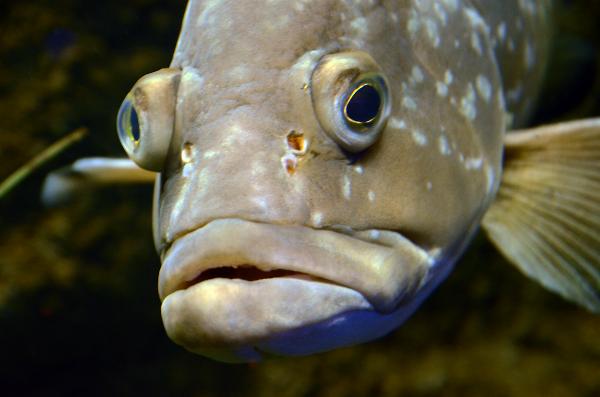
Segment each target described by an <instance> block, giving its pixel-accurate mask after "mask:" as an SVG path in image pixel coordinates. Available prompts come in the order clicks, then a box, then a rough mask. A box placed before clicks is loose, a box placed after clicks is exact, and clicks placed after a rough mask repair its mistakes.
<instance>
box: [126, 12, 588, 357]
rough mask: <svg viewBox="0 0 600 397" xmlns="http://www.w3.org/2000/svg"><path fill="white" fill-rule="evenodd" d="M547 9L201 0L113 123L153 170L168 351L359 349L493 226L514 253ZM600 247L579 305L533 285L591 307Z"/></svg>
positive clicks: (411, 307) (522, 259) (398, 318)
mask: <svg viewBox="0 0 600 397" xmlns="http://www.w3.org/2000/svg"><path fill="white" fill-rule="evenodd" d="M551 5H552V4H551V2H550V1H542V0H538V1H533V0H518V1H517V0H510V1H503V2H494V1H466V0H462V1H461V0H443V1H427V0H396V1H350V0H319V1H308V0H295V1H283V0H279V1H264V0H247V1H227V0H212V1H193V0H192V1H189V2H188V6H187V10H186V13H185V17H184V21H183V26H182V30H181V34H180V37H179V41H178V43H177V47H176V49H175V54H174V56H173V61H172V63H171V65H170V67H169V68H168V69H163V70H160V71H158V72H155V73H152V74H150V75H147V76H145V77H143V78H142V79H141V80H140V81H139V82H138V83H137V84H136V85H135V86H134V88H133V89H132V91H131V92H130V94H129V95H128V96H127V98H126V100H125V101H124V103H123V105H122V107H121V111H120V114H119V119H118V128H119V133H120V137H121V141H122V143H123V145H124V147H125V149H126V151H127V152H128V154H129V155H130V157H131V158H132V159H133V160H134V161H135V162H136V163H137V164H139V165H140V166H142V167H144V168H147V169H149V170H152V171H156V172H159V176H158V178H157V181H156V185H155V214H154V237H155V245H156V247H157V250H158V251H159V253H160V255H161V259H162V262H163V264H162V268H161V271H160V276H159V293H160V296H161V300H162V316H163V321H164V324H165V328H166V330H167V333H168V334H169V336H170V337H171V338H172V339H173V340H174V341H176V342H177V343H179V344H181V345H183V346H184V347H186V348H187V349H189V350H191V351H194V352H196V353H200V354H203V355H207V356H209V357H213V358H216V359H219V360H224V361H256V360H259V359H261V358H262V357H264V356H270V355H276V356H278V355H304V354H311V353H315V352H320V351H325V350H330V349H333V348H337V347H340V346H346V345H351V344H356V343H359V342H362V341H366V340H371V339H374V338H377V337H379V336H382V335H384V334H386V333H388V332H390V331H391V330H393V329H394V328H396V327H397V326H399V325H400V324H401V323H402V322H403V321H404V320H405V319H406V318H407V317H409V316H410V315H411V314H412V313H413V312H414V311H415V310H416V309H417V308H418V306H419V305H420V304H421V302H422V301H423V300H424V299H425V298H426V297H427V296H428V295H429V294H430V293H431V291H432V290H433V289H435V287H436V286H437V285H438V284H439V283H440V282H441V281H443V279H444V278H445V277H446V276H447V275H448V274H449V272H450V271H451V269H452V267H453V265H454V263H455V262H456V260H457V259H458V258H459V256H460V255H461V253H462V252H463V251H464V249H465V247H466V246H467V245H468V242H469V241H470V239H471V237H472V236H473V235H474V233H475V232H476V231H477V229H478V227H479V225H480V223H481V221H482V218H483V217H484V214H486V212H488V213H491V214H492V215H491V216H489V217H487V218H486V219H490V221H489V222H487V225H486V222H485V221H484V226H486V230H487V229H488V227H487V226H489V230H494V231H495V232H494V233H491V235H492V240H493V241H494V242H496V243H497V244H499V245H505V247H504V248H505V250H503V252H505V253H507V252H508V253H507V256H509V257H511V255H512V254H514V253H515V252H521V251H519V249H518V247H517V248H515V247H513V245H510V244H502V242H506V241H507V240H506V238H507V237H506V236H507V235H510V231H511V230H512V229H510V228H509V229H502V228H498V227H495V226H497V225H498V224H499V223H502V216H498V217H494V216H493V215H494V214H496V212H494V211H488V209H489V208H490V206H491V205H492V203H493V202H494V199H495V197H496V196H497V194H498V190H499V187H500V186H501V184H500V183H501V180H502V169H503V150H504V148H505V142H506V135H507V130H508V129H510V128H512V127H513V126H523V125H524V124H525V123H526V121H527V119H528V116H529V114H530V113H531V111H532V109H533V106H534V103H535V102H534V101H535V95H536V93H537V91H538V90H539V87H540V84H541V76H542V75H543V69H544V68H545V65H546V62H547V60H546V58H547V49H548V38H549V36H550V35H549V34H548V33H549V31H550V27H551V24H550V22H551V21H550V12H551ZM584 127H585V128H587V129H586V130H585V131H588V130H590V131H592V132H590V133H589V134H587V135H586V134H583V135H582V134H579V135H576V136H585V139H588V138H589V139H597V138H596V136H597V133H596V132H595V131H596V129H597V124H596V122H592V123H591V124H590V125H587V124H586V125H585V126H583V127H582V126H581V125H577V128H575V127H573V128H575V129H577V131H580V130H581V129H582V128H584ZM585 128H584V129H585ZM522 134H523V133H521V134H515V136H517V138H515V139H513V140H512V142H513V145H514V146H515V147H516V148H517V149H515V150H518V149H519V148H521V145H522V142H524V141H527V137H523V135H522ZM525 134H527V133H525ZM535 134H538V135H539V134H540V132H539V131H538V132H536V133H535ZM541 134H542V135H544V134H545V133H544V132H543V131H542V133H541ZM551 135H552V134H551ZM553 136H559V138H560V136H561V135H560V134H554V135H553ZM590 137H591V138H590ZM559 138H556V139H559ZM556 139H555V140H556ZM560 139H562V138H560ZM582 139H583V138H582ZM534 141H535V139H534ZM549 142H550V143H549V145H550V146H552V145H554V144H555V143H554V141H552V139H550V140H549ZM594 164H595V166H597V162H596V163H594ZM511 175H513V174H511ZM594 178H595V177H593V178H592V179H593V183H596V182H597V181H596V179H594ZM516 179H517V181H516V182H515V183H517V182H519V181H521V178H520V177H519V178H516ZM503 185H504V182H503ZM503 185H502V186H503ZM500 191H501V192H502V188H500ZM503 197H508V199H507V200H508V201H506V200H505V201H503V202H504V203H506V202H508V203H512V201H510V200H509V199H510V198H511V197H512V196H510V195H508V196H503ZM540 200H541V199H540ZM594 205H596V206H597V204H594ZM509 207H511V208H512V204H511V205H509ZM561 208H562V207H561ZM559 212H560V211H559ZM532 216H533V215H532ZM507 219H512V218H510V217H507ZM561 219H562V218H561ZM590 227H591V228H592V230H596V231H597V224H596V223H594V224H593V225H592V226H590ZM507 230H508V232H507ZM530 235H531V233H530V234H528V235H527V236H530ZM503 239H504V240H503ZM522 240H523V241H525V240H526V239H525V238H523V239H522ZM511 243H512V240H511ZM532 245H535V244H532ZM593 247H594V246H593V245H592V253H591V254H590V255H591V258H592V265H591V267H592V270H591V271H590V273H589V274H591V275H589V274H586V275H584V276H582V278H581V279H578V281H577V282H575V283H573V285H575V287H574V291H575V292H573V293H569V292H564V291H563V290H561V289H560V288H559V287H556V286H554V285H549V284H552V283H553V282H554V281H553V280H554V279H552V278H548V277H546V276H545V274H544V275H543V276H541V277H537V278H538V279H540V278H541V279H542V280H541V282H542V283H544V284H545V285H546V286H549V287H550V288H552V289H555V290H558V291H559V292H560V293H562V294H563V295H566V296H568V297H570V298H572V299H574V300H577V301H579V302H580V303H582V304H584V305H587V306H588V307H589V308H592V309H593V310H595V309H597V308H598V306H594V305H598V301H597V300H596V301H594V296H595V297H596V298H597V295H594V294H595V293H596V294H597V288H598V284H594V283H595V282H597V279H596V277H598V276H597V274H596V273H594V271H597V269H595V268H594V266H597V262H596V263H594V262H593V261H594V260H597V254H598V252H597V248H593ZM594 250H595V251H594ZM524 252H525V253H524V254H523V255H521V256H519V257H518V258H517V259H514V258H513V259H514V261H515V262H517V265H518V266H520V267H521V268H522V269H523V268H526V267H527V266H525V265H521V264H523V263H526V264H529V263H530V262H529V261H528V259H527V258H531V257H532V256H531V255H532V254H529V256H528V253H527V251H526V250H525V251H524ZM545 252H547V251H545ZM586 252H588V251H586ZM517 256H518V255H517ZM586 258H587V257H586ZM586 260H587V259H586ZM586 263H587V262H586ZM524 271H525V272H526V273H528V274H530V275H531V273H532V272H533V273H535V271H532V272H530V271H528V269H524ZM533 277H534V278H535V275H534V276H533ZM548 280H550V281H548ZM588 280H592V281H591V282H590V283H588V284H590V285H591V287H589V285H588V284H586V281H588ZM578 282H580V283H579V284H578ZM555 284H556V285H563V284H561V283H558V282H556V283H555ZM581 285H584V287H585V288H588V289H587V290H586V293H588V292H589V293H588V294H587V295H585V294H583V295H582V296H584V295H585V296H584V297H582V298H581V299H579V298H578V297H573V295H577V294H576V292H578V291H580V290H581V289H584V287H582V286H581ZM586 299H587V300H586ZM590 302H591V303H590Z"/></svg>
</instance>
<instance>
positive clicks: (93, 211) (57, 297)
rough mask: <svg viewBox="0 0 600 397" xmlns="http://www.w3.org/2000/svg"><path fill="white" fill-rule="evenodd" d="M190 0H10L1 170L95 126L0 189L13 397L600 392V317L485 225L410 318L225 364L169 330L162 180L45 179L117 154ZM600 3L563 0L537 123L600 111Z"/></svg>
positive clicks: (1, 56) (0, 270)
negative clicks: (384, 331) (125, 102)
mask: <svg viewBox="0 0 600 397" xmlns="http://www.w3.org/2000/svg"><path fill="white" fill-rule="evenodd" d="M184 8H185V2H184V1H166V0H107V1H84V0H46V1H42V0H38V1H35V0H33V1H7V0H4V1H2V2H0V160H1V161H0V180H3V179H4V178H6V177H7V176H8V175H9V174H10V173H11V172H13V171H14V170H15V169H17V168H18V167H19V166H21V165H22V164H24V163H25V162H26V161H28V160H29V159H30V158H32V157H34V156H35V155H36V154H38V153H39V152H40V151H41V150H43V149H44V148H46V147H47V146H48V145H50V144H51V143H52V142H54V141H56V140H57V139H59V138H60V137H62V136H64V135H66V134H67V133H69V132H70V131H72V130H74V129H75V128H78V127H86V128H88V129H89V131H90V133H89V135H88V136H87V137H86V138H85V139H84V140H83V141H82V142H80V143H78V144H77V145H75V146H73V147H71V148H70V149H68V150H67V151H65V152H64V153H62V154H61V155H60V156H58V157H57V158H55V159H54V160H52V161H51V162H50V163H48V164H46V165H45V166H44V167H42V168H41V169H40V170H38V171H37V172H35V173H34V174H33V175H32V176H31V177H30V178H28V179H26V180H25V181H24V182H23V183H21V184H20V185H19V186H18V187H17V188H16V189H15V190H13V191H12V192H11V193H10V194H8V195H7V196H5V197H2V198H0V395H2V396H84V395H85V396H108V395H113V396H129V395H132V396H133V395H135V396H138V395H146V396H180V395H186V396H229V395H232V396H233V395H236V396H237V395H257V396H290V397H292V396H294V397H295V396H328V397H329V396H487V397H493V396H545V397H554V396H556V397H565V396H584V397H592V396H600V316H593V315H591V314H590V313H588V312H586V311H585V310H583V309H580V308H578V307H576V306H574V305H572V304H570V303H567V302H565V301H563V300H562V299H561V298H559V297H557V296H555V295H553V294H550V293H549V292H546V291H545V290H543V289H542V288H541V287H539V286H538V285H537V284H534V283H533V282H531V281H529V280H528V279H526V278H525V277H523V276H521V274H520V273H519V272H518V271H517V270H515V269H514V268H513V267H512V266H510V265H509V264H508V263H507V262H506V261H505V260H504V259H503V258H502V257H501V256H499V254H498V253H497V252H496V251H495V249H494V247H492V246H491V244H490V243H488V242H487V241H486V240H485V238H484V236H483V235H482V234H481V235H480V236H478V237H477V238H476V240H475V241H474V243H473V244H472V246H471V247H470V249H469V250H468V251H467V253H466V254H465V256H464V257H463V258H462V260H460V261H459V263H458V264H457V267H456V269H455V271H454V272H453V273H452V274H451V276H450V277H449V279H448V280H447V281H446V282H445V283H444V284H442V286H441V287H440V288H439V289H438V290H437V291H436V292H435V293H434V294H433V295H432V297H431V298H430V299H429V300H428V301H426V303H425V304H424V305H423V307H422V308H421V309H420V310H419V311H418V312H417V313H416V314H415V315H414V316H413V317H412V318H411V319H410V320H409V321H408V322H407V323H406V324H405V325H404V326H403V327H402V328H400V329H398V330H397V331H395V332H393V333H392V334H390V335H389V336H387V337H385V338H383V339H381V340H378V341H376V342H372V343H368V344H363V345H360V346H356V347H352V348H346V349H341V350H338V351H334V352H330V353H325V354H320V355H316V356H312V357H305V358H294V359H279V360H273V361H268V362H265V363H260V364H252V365H227V364H220V363H217V362H214V361H211V360H208V359H205V358H203V357H199V356H196V355H193V354H191V353H187V352H186V351H185V350H183V349H182V348H180V347H178V346H177V345H175V344H173V343H172V342H171V341H170V340H169V339H168V338H167V336H166V335H165V332H164V330H163V326H162V323H161V319H160V302H159V299H158V295H157V287H156V285H157V276H158V269H159V260H158V257H157V255H156V253H155V251H154V247H153V244H152V236H151V219H150V210H151V195H152V188H151V186H117V187H108V188H104V189H99V190H94V191H93V192H90V193H85V194H82V195H80V196H78V197H76V198H75V200H74V201H73V202H72V203H71V204H70V205H69V206H67V207H62V208H52V209H49V208H44V207H43V206H42V205H41V203H40V201H39V193H40V187H41V184H42V181H43V178H44V175H45V174H46V173H48V172H49V171H50V170H53V169H56V168H58V167H61V166H63V165H66V164H68V163H70V162H71V161H73V160H75V159H77V158H80V157H85V156H123V155H124V154H123V152H122V150H121V148H120V146H119V143H118V140H117V136H116V133H115V131H114V120H115V115H116V112H117V109H118V107H119V105H120V103H121V101H122V99H123V97H124V96H125V95H126V93H127V92H128V90H129V89H130V87H131V86H132V85H133V84H134V83H135V81H136V80H137V79H138V78H139V77H141V76H142V75H144V74H146V73H148V72H151V71H154V70H157V69H159V68H161V67H165V66H167V65H168V64H169V62H170V58H171V54H172V51H173V48H174V45H175V42H176V39H177V35H178V31H179V26H180V22H181V18H182V16H183V12H184ZM599 20H600V1H597V0H587V1H584V0H572V1H563V2H562V3H561V7H560V9H559V12H558V13H557V40H556V43H557V44H556V46H555V49H556V50H555V55H556V56H555V58H554V60H553V61H552V65H551V68H550V72H549V76H550V77H549V79H548V82H547V85H546V90H545V92H544V94H543V95H542V101H541V105H540V111H539V113H538V114H537V115H536V122H549V121H556V120H563V119H573V118H578V117H586V116H587V117H589V116H600V101H599V97H600V66H599V54H600V24H599V23H598V21H599Z"/></svg>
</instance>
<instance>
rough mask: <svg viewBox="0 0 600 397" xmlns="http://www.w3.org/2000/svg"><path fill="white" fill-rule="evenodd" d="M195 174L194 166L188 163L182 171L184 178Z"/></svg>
mask: <svg viewBox="0 0 600 397" xmlns="http://www.w3.org/2000/svg"><path fill="white" fill-rule="evenodd" d="M193 172H194V166H193V165H192V164H190V163H187V164H185V165H184V166H183V169H182V170H181V175H182V176H183V177H184V178H187V177H189V176H190V175H192V173H193Z"/></svg>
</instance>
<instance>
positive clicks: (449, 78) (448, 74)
mask: <svg viewBox="0 0 600 397" xmlns="http://www.w3.org/2000/svg"><path fill="white" fill-rule="evenodd" d="M452 80H454V75H452V71H451V70H450V69H448V70H446V73H444V82H445V83H446V85H450V84H452Z"/></svg>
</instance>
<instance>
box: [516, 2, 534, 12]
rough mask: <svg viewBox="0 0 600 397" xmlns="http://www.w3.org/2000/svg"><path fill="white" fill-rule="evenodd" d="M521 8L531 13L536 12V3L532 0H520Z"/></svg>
mask: <svg viewBox="0 0 600 397" xmlns="http://www.w3.org/2000/svg"><path fill="white" fill-rule="evenodd" d="M519 8H520V9H521V11H523V12H525V13H527V14H529V15H535V13H536V7H535V3H534V2H533V1H532V0H519Z"/></svg>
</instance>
